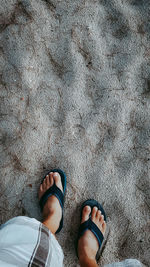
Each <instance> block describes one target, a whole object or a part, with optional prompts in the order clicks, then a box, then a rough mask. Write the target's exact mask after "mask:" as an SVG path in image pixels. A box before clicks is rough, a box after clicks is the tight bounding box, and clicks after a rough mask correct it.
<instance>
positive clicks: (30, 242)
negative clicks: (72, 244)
mask: <svg viewBox="0 0 150 267" xmlns="http://www.w3.org/2000/svg"><path fill="white" fill-rule="evenodd" d="M63 259H64V254H63V251H62V248H61V247H60V245H59V243H58V241H57V240H56V238H55V237H54V235H53V234H52V233H51V232H50V230H49V229H48V228H47V227H46V226H45V225H44V224H42V223H41V222H39V221H37V220H36V219H34V218H28V217H26V216H18V217H15V218H13V219H10V220H9V221H7V222H6V223H5V224H3V225H1V226H0V266H3V267H14V266H18V267H25V266H28V267H30V266H32V267H35V266H45V267H50V266H55V267H62V266H63Z"/></svg>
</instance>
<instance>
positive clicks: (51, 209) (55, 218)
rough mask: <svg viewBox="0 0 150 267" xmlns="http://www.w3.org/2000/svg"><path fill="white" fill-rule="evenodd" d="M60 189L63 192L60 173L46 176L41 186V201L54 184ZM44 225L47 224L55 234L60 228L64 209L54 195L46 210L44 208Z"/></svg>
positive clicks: (47, 203) (51, 173) (49, 198)
mask: <svg viewBox="0 0 150 267" xmlns="http://www.w3.org/2000/svg"><path fill="white" fill-rule="evenodd" d="M54 181H55V184H56V185H57V187H59V189H60V190H61V191H62V192H63V188H62V183H61V177H60V175H59V173H58V172H54V173H53V172H50V173H49V174H48V175H46V177H45V179H44V181H43V183H42V184H41V185H40V189H39V200H40V199H41V197H42V196H43V194H44V193H45V192H46V191H47V189H49V188H50V187H52V185H53V184H54ZM42 214H43V221H42V222H43V224H45V225H46V226H47V227H48V228H49V229H50V231H51V232H52V233H53V234H55V233H56V231H57V230H58V228H59V224H60V220H61V218H62V208H61V206H60V203H59V200H58V199H57V197H56V196H54V195H52V196H50V197H48V199H47V201H46V203H45V205H44V208H43V213H42Z"/></svg>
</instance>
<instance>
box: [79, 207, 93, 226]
mask: <svg viewBox="0 0 150 267" xmlns="http://www.w3.org/2000/svg"><path fill="white" fill-rule="evenodd" d="M90 213H91V207H90V206H85V207H84V208H83V211H82V220H81V223H83V222H85V221H87V220H88V219H89V215H90Z"/></svg>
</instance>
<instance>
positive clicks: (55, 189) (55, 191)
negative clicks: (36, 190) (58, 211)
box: [39, 183, 64, 211]
mask: <svg viewBox="0 0 150 267" xmlns="http://www.w3.org/2000/svg"><path fill="white" fill-rule="evenodd" d="M51 195H54V196H56V197H57V198H58V200H59V202H60V205H61V207H62V209H63V206H64V195H63V193H62V191H61V190H60V189H59V188H58V187H57V186H56V184H55V183H54V184H53V186H52V187H50V188H49V189H47V191H46V192H45V193H44V194H43V196H42V197H41V199H40V201H39V204H40V208H41V211H42V210H43V207H44V205H45V203H46V201H47V199H48V197H49V196H51Z"/></svg>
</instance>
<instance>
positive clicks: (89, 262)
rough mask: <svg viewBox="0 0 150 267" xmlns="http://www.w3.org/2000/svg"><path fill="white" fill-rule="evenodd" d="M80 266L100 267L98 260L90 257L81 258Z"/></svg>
mask: <svg viewBox="0 0 150 267" xmlns="http://www.w3.org/2000/svg"><path fill="white" fill-rule="evenodd" d="M79 264H80V266H81V267H98V265H97V262H96V259H95V258H90V257H88V256H84V257H82V256H81V257H80V258H79Z"/></svg>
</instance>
